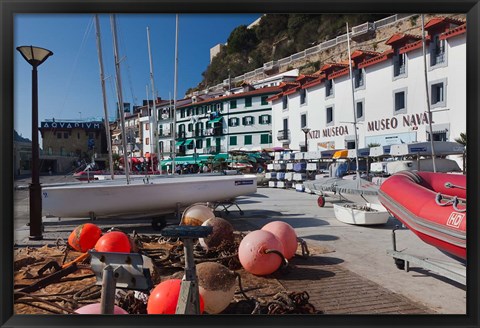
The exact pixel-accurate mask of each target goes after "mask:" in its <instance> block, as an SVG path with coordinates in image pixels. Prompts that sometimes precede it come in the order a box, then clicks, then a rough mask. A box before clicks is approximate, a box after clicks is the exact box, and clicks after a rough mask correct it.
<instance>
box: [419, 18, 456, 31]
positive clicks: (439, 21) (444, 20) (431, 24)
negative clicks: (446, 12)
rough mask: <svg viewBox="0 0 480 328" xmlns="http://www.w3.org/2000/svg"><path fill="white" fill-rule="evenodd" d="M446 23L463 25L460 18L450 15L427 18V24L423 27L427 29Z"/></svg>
mask: <svg viewBox="0 0 480 328" xmlns="http://www.w3.org/2000/svg"><path fill="white" fill-rule="evenodd" d="M446 24H455V25H463V24H465V22H464V21H462V20H459V19H455V18H450V17H435V18H432V19H431V20H429V21H428V23H427V24H425V29H427V30H428V29H431V28H436V27H440V26H442V25H446Z"/></svg>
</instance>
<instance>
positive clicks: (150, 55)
mask: <svg viewBox="0 0 480 328" xmlns="http://www.w3.org/2000/svg"><path fill="white" fill-rule="evenodd" d="M147 42H148V59H149V62H150V82H151V83H152V99H153V111H154V113H153V124H154V126H155V130H154V131H153V137H154V138H155V147H154V149H156V153H157V160H158V170H159V171H160V173H161V172H162V165H161V161H160V158H161V157H160V147H159V145H158V138H157V137H155V136H158V111H157V104H156V103H157V97H156V96H155V82H154V79H153V62H152V50H151V48H150V29H149V28H148V27H147ZM152 143H153V140H152Z"/></svg>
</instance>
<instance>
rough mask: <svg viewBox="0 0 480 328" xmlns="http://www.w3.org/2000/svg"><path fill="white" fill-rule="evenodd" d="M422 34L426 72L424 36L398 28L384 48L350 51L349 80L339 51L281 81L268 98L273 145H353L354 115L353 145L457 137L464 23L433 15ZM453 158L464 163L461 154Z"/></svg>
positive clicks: (461, 123)
mask: <svg viewBox="0 0 480 328" xmlns="http://www.w3.org/2000/svg"><path fill="white" fill-rule="evenodd" d="M425 34H426V38H425V39H426V42H425V43H426V57H425V61H426V76H427V77H426V78H425V69H424V56H423V49H422V46H423V42H422V37H421V36H418V35H410V34H404V33H397V34H394V35H392V36H391V37H390V38H389V39H388V40H387V41H386V42H385V44H386V45H388V46H390V49H388V50H385V51H383V52H381V53H378V52H374V51H370V49H365V50H355V51H353V52H352V53H350V54H348V55H350V57H351V63H352V78H350V69H349V64H348V59H347V56H348V55H347V53H345V59H346V60H345V61H344V62H340V63H326V64H324V65H323V66H322V67H321V68H320V70H319V71H317V72H315V73H314V74H312V75H299V76H298V78H297V79H296V80H295V81H293V82H288V83H282V84H281V85H280V88H281V92H279V93H277V94H276V95H274V96H272V97H270V98H269V99H268V100H269V101H271V104H272V105H271V107H272V110H273V112H272V136H273V138H272V139H273V146H280V147H284V148H290V149H302V148H303V147H305V140H307V144H308V151H323V150H327V149H354V148H355V131H354V122H355V121H356V123H357V134H358V148H364V147H369V145H373V144H375V145H390V144H399V143H411V142H421V141H429V140H430V138H433V140H435V141H455V139H456V138H459V137H460V134H461V133H466V112H467V110H466V88H465V86H466V23H465V21H462V20H458V19H452V18H448V17H435V18H433V19H431V20H429V21H428V22H426V24H425ZM352 83H353V86H352ZM352 90H353V95H352ZM426 90H428V98H427V94H426ZM427 99H428V103H429V106H430V115H428V107H427ZM354 115H355V116H354ZM430 123H431V125H432V135H430V128H429V125H430ZM303 128H308V129H309V130H306V131H308V133H307V136H306V138H305V134H304V132H303V131H304V130H302V129H303ZM451 159H454V160H456V161H457V162H459V165H460V167H462V166H461V162H462V158H461V156H458V155H456V156H452V157H451Z"/></svg>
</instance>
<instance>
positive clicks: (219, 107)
mask: <svg viewBox="0 0 480 328" xmlns="http://www.w3.org/2000/svg"><path fill="white" fill-rule="evenodd" d="M215 107H216V108H217V111H219V112H221V111H222V110H223V106H222V103H217V104H215Z"/></svg>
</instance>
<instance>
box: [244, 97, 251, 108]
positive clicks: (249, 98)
mask: <svg viewBox="0 0 480 328" xmlns="http://www.w3.org/2000/svg"><path fill="white" fill-rule="evenodd" d="M245 107H252V97H246V98H245Z"/></svg>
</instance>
